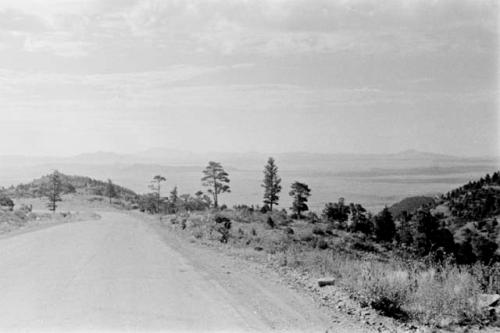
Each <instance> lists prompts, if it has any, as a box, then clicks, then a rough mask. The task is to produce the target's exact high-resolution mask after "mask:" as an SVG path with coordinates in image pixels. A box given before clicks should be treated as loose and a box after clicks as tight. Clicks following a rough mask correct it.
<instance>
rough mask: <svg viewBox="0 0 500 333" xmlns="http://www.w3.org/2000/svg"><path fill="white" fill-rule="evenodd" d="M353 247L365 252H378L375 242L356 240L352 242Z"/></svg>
mask: <svg viewBox="0 0 500 333" xmlns="http://www.w3.org/2000/svg"><path fill="white" fill-rule="evenodd" d="M351 249H353V250H359V251H364V252H378V251H377V249H376V248H375V246H374V245H373V244H371V243H367V242H362V241H355V242H354V243H352V244H351Z"/></svg>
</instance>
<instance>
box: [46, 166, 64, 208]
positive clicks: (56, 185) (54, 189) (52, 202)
mask: <svg viewBox="0 0 500 333" xmlns="http://www.w3.org/2000/svg"><path fill="white" fill-rule="evenodd" d="M61 192H62V188H61V176H60V174H59V172H58V171H57V170H55V171H54V172H53V173H52V174H51V175H49V183H48V184H47V192H46V193H47V194H46V195H47V198H48V199H49V202H48V203H47V207H48V208H49V210H50V211H52V212H55V211H56V209H57V203H58V202H59V201H62V199H61Z"/></svg>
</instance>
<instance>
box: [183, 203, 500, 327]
mask: <svg viewBox="0 0 500 333" xmlns="http://www.w3.org/2000/svg"><path fill="white" fill-rule="evenodd" d="M225 214H226V216H228V217H230V218H232V216H231V215H230V213H228V212H226V213H225ZM273 219H275V221H277V223H276V225H277V226H278V227H275V228H271V227H270V226H269V225H268V224H267V223H266V219H265V218H258V219H256V221H253V222H252V221H251V219H250V218H249V217H248V216H245V217H241V216H239V217H238V219H232V221H233V225H232V230H231V235H230V239H229V245H230V246H231V248H233V249H241V250H242V251H245V253H246V252H248V251H252V252H253V253H254V254H257V252H259V253H262V254H263V253H265V254H266V255H267V260H270V261H271V262H272V263H274V264H276V265H280V266H282V267H283V266H286V267H288V268H290V269H293V270H297V271H300V272H301V273H307V274H309V275H310V276H311V277H321V276H334V277H336V279H337V281H338V283H337V285H338V286H339V287H341V288H342V289H344V290H346V291H348V292H349V293H350V294H351V295H352V296H353V298H355V299H356V300H358V301H359V302H360V304H361V305H362V306H370V307H372V308H374V309H376V310H378V311H379V312H380V313H382V314H384V315H387V316H392V317H395V318H398V319H400V320H413V321H417V322H419V323H422V324H430V325H442V323H443V322H447V323H449V324H453V323H457V324H463V323H475V322H481V321H482V320H483V319H484V316H483V311H482V309H479V308H478V305H477V297H478V295H479V294H481V293H486V292H499V291H500V274H499V273H500V267H497V268H496V270H495V269H493V268H487V267H485V266H481V265H476V266H474V267H472V268H471V267H458V266H456V265H454V264H452V263H443V264H435V263H434V264H430V263H426V262H423V261H416V260H405V261H404V260H402V259H401V260H400V259H395V257H394V256H392V255H391V253H390V252H387V251H384V250H383V249H382V248H381V247H380V246H379V245H378V244H374V243H371V242H370V241H369V240H366V239H363V237H362V236H356V235H352V234H349V233H345V232H343V231H334V232H333V233H332V232H330V234H326V233H323V232H322V231H325V230H326V229H327V226H326V225H321V224H315V225H311V224H310V223H307V222H305V221H294V222H293V223H290V222H289V221H288V222H286V223H285V222H284V221H281V220H280V219H279V217H278V218H276V217H274V218H273ZM177 220H178V219H177ZM177 222H178V221H177ZM214 225H215V223H214V222H213V219H212V217H211V216H210V214H208V215H207V214H201V215H194V216H189V217H187V223H186V228H185V231H186V232H188V233H190V234H191V235H193V236H194V237H195V238H199V239H204V240H210V241H217V240H218V239H219V238H218V237H219V235H218V234H217V232H216V229H215V228H214ZM279 225H281V227H279ZM284 225H287V226H284ZM290 228H292V230H293V234H291V233H290V232H287V230H288V229H290ZM320 230H322V231H320ZM320 241H321V242H324V243H326V244H327V248H323V250H321V249H320V248H319V247H318V244H319V242H320ZM356 244H357V245H356ZM361 245H363V246H361Z"/></svg>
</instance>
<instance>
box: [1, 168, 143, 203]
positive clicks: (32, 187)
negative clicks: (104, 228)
mask: <svg viewBox="0 0 500 333" xmlns="http://www.w3.org/2000/svg"><path fill="white" fill-rule="evenodd" d="M59 175H60V179H61V190H62V194H71V193H78V194H87V195H101V196H102V195H105V194H106V188H107V186H108V183H107V182H104V181H100V180H96V179H93V178H90V177H84V176H70V175H65V174H62V173H59ZM48 184H49V175H45V176H42V177H40V178H37V179H35V180H33V181H32V182H30V183H27V184H19V185H17V186H11V187H9V188H7V189H5V190H4V194H6V195H8V196H10V197H13V198H39V197H43V196H45V193H46V191H47V187H48ZM113 186H114V189H115V192H116V196H117V197H118V198H121V199H124V200H126V201H136V200H137V197H138V195H137V194H136V193H135V192H134V191H132V190H130V189H128V188H125V187H123V186H119V185H115V184H113Z"/></svg>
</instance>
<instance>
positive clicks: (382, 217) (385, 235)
mask: <svg viewBox="0 0 500 333" xmlns="http://www.w3.org/2000/svg"><path fill="white" fill-rule="evenodd" d="M374 227H375V236H376V237H377V239H378V240H379V241H384V242H390V241H392V239H393V238H394V234H395V233H396V225H395V224H394V220H393V219H392V214H391V212H390V211H389V208H387V206H386V207H385V208H384V209H383V210H382V211H381V212H380V213H379V214H378V215H377V216H375V223H374Z"/></svg>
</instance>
